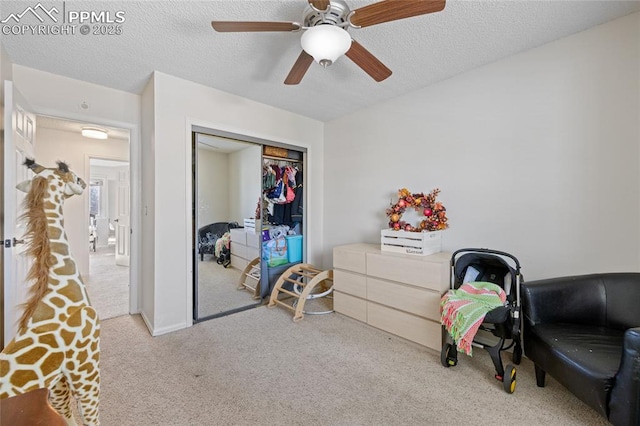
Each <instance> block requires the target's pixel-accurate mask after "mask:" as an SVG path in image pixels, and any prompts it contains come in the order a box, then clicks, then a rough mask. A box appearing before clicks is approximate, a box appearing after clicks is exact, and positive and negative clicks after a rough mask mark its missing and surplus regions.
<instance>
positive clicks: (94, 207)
mask: <svg viewBox="0 0 640 426" xmlns="http://www.w3.org/2000/svg"><path fill="white" fill-rule="evenodd" d="M101 196H102V181H101V180H96V181H91V184H90V185H89V214H90V215H92V216H94V217H96V216H100V205H101V203H100V201H101Z"/></svg>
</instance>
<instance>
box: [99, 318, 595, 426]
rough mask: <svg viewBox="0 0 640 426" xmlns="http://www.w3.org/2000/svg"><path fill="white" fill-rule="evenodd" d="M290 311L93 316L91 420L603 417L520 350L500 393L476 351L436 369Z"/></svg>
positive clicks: (428, 357)
mask: <svg viewBox="0 0 640 426" xmlns="http://www.w3.org/2000/svg"><path fill="white" fill-rule="evenodd" d="M291 318H292V315H291V313H290V312H289V311H287V310H285V309H283V308H280V307H276V308H272V309H269V308H266V307H265V306H262V307H259V308H256V309H251V310H248V311H244V312H240V313H237V314H234V315H230V316H226V317H222V318H219V319H215V320H211V321H206V322H203V323H200V324H198V325H196V326H194V327H191V328H189V329H185V330H181V331H177V332H174V333H170V334H167V335H163V336H159V337H155V338H152V337H151V336H150V335H149V333H148V331H147V329H146V328H145V326H144V324H143V322H142V320H141V319H140V318H139V317H138V316H122V317H118V318H114V319H110V320H107V321H103V323H102V344H101V346H102V360H101V366H102V397H101V419H102V424H103V425H107V426H110V425H117V426H121V425H137V426H144V425H203V426H204V425H207V426H210V425H350V426H351V425H449V424H474V425H509V426H512V425H540V424H549V425H551V424H553V425H606V424H607V422H606V421H605V420H604V419H602V418H600V417H599V416H598V415H597V414H596V413H595V412H594V411H593V410H592V409H590V408H589V407H587V406H586V405H585V404H583V403H582V402H580V401H579V400H578V399H576V398H575V397H574V396H573V395H571V394H570V393H569V392H567V391H566V390H565V389H564V388H562V387H561V386H560V385H559V384H558V383H557V382H556V381H554V380H553V379H552V378H548V379H547V382H548V383H547V387H545V388H538V387H536V385H535V377H534V372H533V366H532V364H531V363H530V362H529V361H528V360H526V359H524V360H523V363H522V364H521V366H519V367H518V376H517V377H518V387H517V389H516V391H515V393H514V394H512V395H509V394H507V393H505V392H504V391H503V390H502V384H501V383H499V382H498V381H496V380H495V379H494V378H493V374H494V372H493V368H492V364H491V360H490V358H489V355H488V354H487V353H486V351H483V350H478V349H476V350H475V354H474V356H473V358H469V357H466V356H464V355H461V356H460V362H459V364H458V366H457V367H453V368H449V369H445V368H444V367H442V366H441V365H440V355H439V352H437V351H432V350H429V349H426V348H423V347H421V346H418V345H415V344H413V343H410V342H407V341H405V340H403V339H400V338H397V337H395V336H392V335H390V334H387V333H385V332H382V331H379V330H377V329H375V328H372V327H369V326H367V325H365V324H362V323H359V322H357V321H355V320H351V319H349V318H346V317H344V316H341V315H339V314H329V315H321V316H307V317H305V319H304V320H302V321H301V322H299V323H293V322H292V320H291Z"/></svg>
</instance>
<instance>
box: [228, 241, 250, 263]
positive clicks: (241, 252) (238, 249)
mask: <svg viewBox="0 0 640 426" xmlns="http://www.w3.org/2000/svg"><path fill="white" fill-rule="evenodd" d="M230 247H231V254H235V255H236V256H238V257H241V258H243V259H246V258H247V246H244V245H242V244H240V243H234V242H233V241H231V246H230Z"/></svg>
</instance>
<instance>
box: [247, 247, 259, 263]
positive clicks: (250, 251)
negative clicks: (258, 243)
mask: <svg viewBox="0 0 640 426" xmlns="http://www.w3.org/2000/svg"><path fill="white" fill-rule="evenodd" d="M258 256H260V251H259V250H258V249H257V248H253V247H247V260H249V261H251V260H253V259H255V258H256V257H258Z"/></svg>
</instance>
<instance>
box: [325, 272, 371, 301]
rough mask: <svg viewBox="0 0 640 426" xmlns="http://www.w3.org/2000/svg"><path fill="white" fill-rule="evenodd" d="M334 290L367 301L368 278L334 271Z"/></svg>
mask: <svg viewBox="0 0 640 426" xmlns="http://www.w3.org/2000/svg"><path fill="white" fill-rule="evenodd" d="M333 288H334V289H336V290H338V291H340V292H342V293H347V294H350V295H352V296H356V297H360V298H362V299H366V297H367V278H366V277H365V276H364V275H358V274H354V273H352V272H346V271H341V270H339V269H334V270H333Z"/></svg>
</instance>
